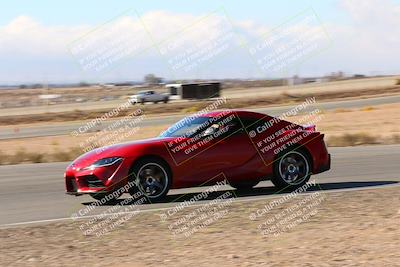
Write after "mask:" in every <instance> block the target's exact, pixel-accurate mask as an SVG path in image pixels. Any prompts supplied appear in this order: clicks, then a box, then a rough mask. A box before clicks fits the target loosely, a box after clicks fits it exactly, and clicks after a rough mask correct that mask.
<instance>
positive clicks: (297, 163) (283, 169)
mask: <svg viewBox="0 0 400 267" xmlns="http://www.w3.org/2000/svg"><path fill="white" fill-rule="evenodd" d="M310 176H311V164H310V159H309V158H308V156H307V155H306V154H305V153H304V152H303V151H300V150H293V151H289V152H284V153H282V154H281V155H280V156H279V157H278V159H277V160H276V161H275V164H274V177H273V178H272V179H271V182H272V183H273V184H274V185H275V186H276V187H277V188H278V189H294V188H298V187H300V186H302V185H304V184H305V183H307V182H308V180H309V179H310Z"/></svg>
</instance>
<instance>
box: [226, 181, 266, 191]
mask: <svg viewBox="0 0 400 267" xmlns="http://www.w3.org/2000/svg"><path fill="white" fill-rule="evenodd" d="M258 183H259V181H245V182H230V183H229V185H230V186H232V187H233V188H235V189H236V190H237V191H249V190H251V189H252V188H253V187H254V186H256V185H257V184H258Z"/></svg>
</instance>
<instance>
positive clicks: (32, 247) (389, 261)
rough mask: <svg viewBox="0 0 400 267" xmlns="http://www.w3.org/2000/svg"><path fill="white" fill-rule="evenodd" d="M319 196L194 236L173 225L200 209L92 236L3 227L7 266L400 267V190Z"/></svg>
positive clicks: (74, 225) (232, 215)
mask: <svg viewBox="0 0 400 267" xmlns="http://www.w3.org/2000/svg"><path fill="white" fill-rule="evenodd" d="M317 192H318V198H311V196H315V195H316V194H317V193H316V192H314V193H312V194H311V195H308V194H307V195H298V196H296V197H295V198H292V199H290V200H289V201H287V202H285V203H282V204H280V205H277V206H274V208H273V209H270V210H268V213H266V214H262V216H259V217H256V218H255V219H254V220H251V219H250V218H251V215H252V214H256V213H257V210H258V211H260V210H263V209H264V210H265V209H266V208H265V207H271V203H272V202H273V201H277V200H279V199H283V196H280V197H278V198H271V199H264V200H253V201H246V202H236V201H233V202H232V203H231V204H230V205H227V206H225V208H226V210H227V213H225V215H224V216H223V217H220V218H219V219H217V220H215V221H213V222H212V223H211V224H209V225H208V226H207V227H204V228H202V229H200V230H198V231H197V232H194V233H193V234H191V235H189V236H187V237H177V236H176V235H174V234H173V232H172V231H171V230H170V229H171V228H170V225H171V224H169V223H170V222H171V220H172V221H173V222H178V221H179V220H181V219H182V218H184V217H185V216H187V215H188V214H190V213H191V212H192V211H193V210H195V209H197V207H187V208H185V209H184V210H183V211H180V212H179V213H178V214H177V215H175V217H169V218H168V219H167V220H166V221H161V220H160V218H161V217H160V212H165V211H155V212H148V213H138V214H136V215H135V216H134V217H131V218H130V219H129V220H127V221H126V222H124V223H123V224H122V225H119V226H118V227H116V228H115V229H113V230H112V231H111V232H109V233H107V234H105V235H102V236H96V235H95V234H94V233H92V234H90V235H84V234H83V233H82V231H80V227H81V226H82V223H84V222H82V220H78V221H75V222H72V221H68V222H65V223H51V224H45V225H39V226H30V227H21V226H20V227H17V228H9V229H2V230H0V241H1V242H0V249H1V253H0V265H1V266H10V267H11V266H76V265H77V264H79V265H80V266H117V267H133V266H318V267H320V266H340V267H341V266H374V267H375V266H400V263H399V262H400V251H399V242H400V229H399V220H400V210H399V209H400V205H399V204H400V197H399V196H400V194H399V193H400V187H391V188H381V189H374V190H371V189H370V190H362V191H348V192H330V193H329V192H327V191H325V192H324V191H317ZM306 199H314V200H316V199H319V202H318V203H317V202H315V203H317V205H314V204H315V203H314V204H313V205H309V203H311V202H309V203H307V202H305V200H306ZM293 205H297V206H298V207H297V210H294V209H293V207H294V206H293ZM306 206H310V207H312V208H310V209H309V210H308V211H307V212H309V214H310V215H309V216H308V217H307V218H306V219H304V220H303V221H300V222H299V223H298V224H293V225H291V227H287V226H288V225H289V222H290V221H288V220H287V219H288V218H289V216H290V214H294V213H297V212H298V210H301V209H302V210H304V207H306ZM289 209H290V210H289ZM284 211H290V212H287V213H286V215H284V216H282V217H280V218H279V222H284V223H286V224H284V223H282V224H281V227H280V229H281V231H280V232H279V234H278V235H272V234H267V235H263V234H262V232H260V230H259V229H260V228H259V225H261V224H263V223H265V222H267V221H268V220H269V219H271V218H276V217H277V215H279V214H280V215H282V214H283V212H284ZM258 214H261V213H258ZM303 218H304V217H303ZM293 221H294V219H293V220H292V222H293ZM276 225H277V224H276ZM285 227H286V228H285Z"/></svg>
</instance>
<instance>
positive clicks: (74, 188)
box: [64, 160, 129, 196]
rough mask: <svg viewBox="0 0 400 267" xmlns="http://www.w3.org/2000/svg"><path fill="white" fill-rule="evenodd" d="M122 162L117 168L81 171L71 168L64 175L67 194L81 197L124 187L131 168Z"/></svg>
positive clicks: (108, 167) (109, 167)
mask: <svg viewBox="0 0 400 267" xmlns="http://www.w3.org/2000/svg"><path fill="white" fill-rule="evenodd" d="M127 165H128V163H127V162H125V160H124V161H122V162H121V163H120V164H119V165H117V164H116V166H107V167H100V168H95V169H92V170H90V169H89V170H81V169H79V168H76V167H74V166H69V167H68V168H67V170H66V172H65V174H64V177H65V189H66V194H68V195H75V196H80V195H83V194H92V193H99V192H110V191H113V190H115V189H118V188H120V187H122V186H124V185H125V184H126V183H127V181H128V171H126V170H129V167H128V168H127V167H126V166H127Z"/></svg>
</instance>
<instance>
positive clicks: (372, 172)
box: [0, 145, 400, 228]
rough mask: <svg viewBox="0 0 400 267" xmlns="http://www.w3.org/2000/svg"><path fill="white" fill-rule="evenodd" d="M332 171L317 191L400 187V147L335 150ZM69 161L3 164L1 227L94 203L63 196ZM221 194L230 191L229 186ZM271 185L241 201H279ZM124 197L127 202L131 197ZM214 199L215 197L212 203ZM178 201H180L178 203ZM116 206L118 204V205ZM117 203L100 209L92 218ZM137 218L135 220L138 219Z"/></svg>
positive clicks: (65, 215)
mask: <svg viewBox="0 0 400 267" xmlns="http://www.w3.org/2000/svg"><path fill="white" fill-rule="evenodd" d="M329 151H330V153H331V154H332V169H331V170H330V171H329V172H326V173H323V174H319V175H316V176H313V177H312V178H311V179H313V178H315V180H316V182H317V183H318V184H319V186H318V187H315V188H314V190H321V189H322V190H325V191H324V192H333V191H343V190H344V191H345V190H363V189H372V188H382V187H392V186H399V185H400V174H399V171H398V170H399V161H400V145H386V146H381V145H379V146H378V145H377V146H361V147H347V148H330V149H329ZM67 164H68V163H43V164H25V165H14V166H11V165H9V166H0V227H1V228H6V227H15V226H19V225H30V224H38V223H46V222H54V221H69V220H70V217H71V214H73V213H76V212H77V211H79V210H80V209H82V208H85V207H87V205H88V204H90V203H92V199H91V198H90V197H89V196H81V197H74V196H69V195H66V194H65V193H64V179H63V172H64V169H65V167H66V166H67ZM222 190H230V187H229V186H227V187H225V188H222ZM199 191H201V188H189V189H179V190H171V192H170V194H169V195H168V197H167V199H168V201H172V200H174V199H176V198H178V197H181V198H180V200H179V201H183V200H185V199H189V198H190V197H191V196H193V195H194V194H195V193H196V192H199ZM276 196H277V195H276V191H275V189H274V188H273V187H272V185H271V183H270V182H262V183H260V184H259V185H258V186H257V188H255V189H254V190H252V191H249V192H246V193H241V194H237V200H238V201H254V200H257V199H267V198H272V197H276ZM128 197H129V196H128V195H124V196H123V197H122V199H124V198H128ZM212 198H213V196H210V198H209V199H208V200H205V201H210V200H211V199H212ZM168 201H166V202H165V203H158V204H145V205H141V206H140V207H139V208H140V210H141V212H146V211H149V210H158V211H162V210H163V209H167V208H170V207H173V206H175V205H177V202H168ZM178 203H179V202H178ZM113 205H114V206H115V203H114V204H113ZM110 207H113V206H112V205H107V206H102V207H97V208H96V209H95V211H93V212H91V213H90V215H94V214H98V213H101V212H102V211H105V210H107V209H109V208H110ZM133 219H134V218H133Z"/></svg>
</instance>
